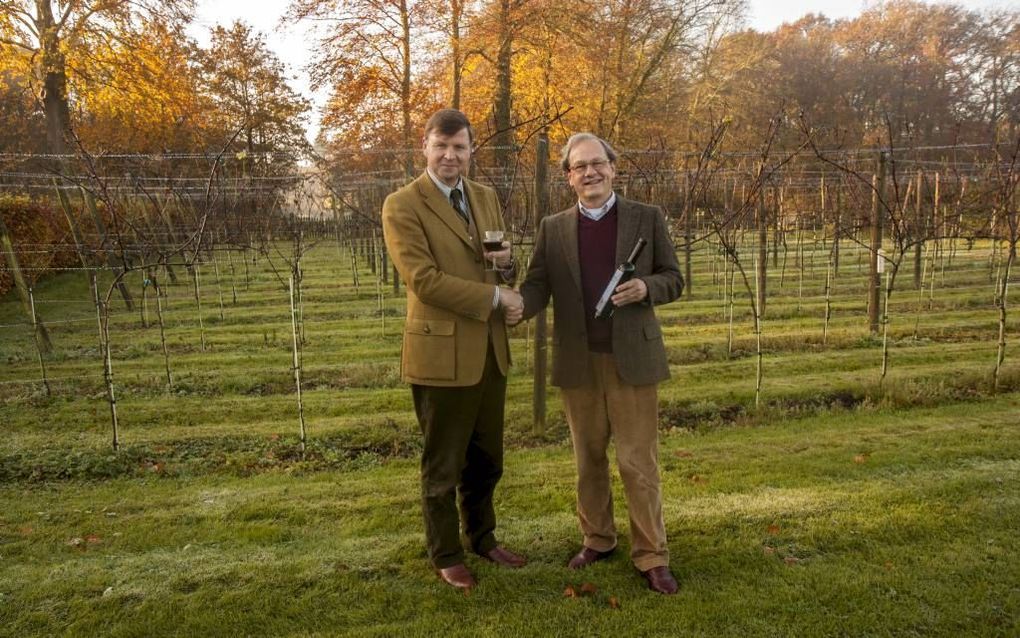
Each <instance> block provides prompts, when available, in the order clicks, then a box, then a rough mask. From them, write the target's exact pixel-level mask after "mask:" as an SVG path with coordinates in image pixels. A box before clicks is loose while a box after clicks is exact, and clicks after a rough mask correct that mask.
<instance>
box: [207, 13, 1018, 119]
mask: <svg viewBox="0 0 1020 638" xmlns="http://www.w3.org/2000/svg"><path fill="white" fill-rule="evenodd" d="M196 4H197V18H196V20H195V21H194V22H193V23H192V25H191V27H190V28H189V34H190V35H191V36H192V37H193V38H195V39H196V40H197V41H198V42H199V43H200V44H202V45H208V44H209V30H210V29H211V28H212V27H213V26H215V25H217V24H222V25H224V26H229V25H230V24H231V23H233V22H234V21H235V20H244V21H245V22H247V23H248V24H250V25H251V26H252V27H253V29H255V30H256V31H261V32H262V33H263V34H264V35H265V36H266V43H267V44H268V46H269V48H270V49H271V50H272V51H273V52H274V53H276V55H277V57H279V58H280V60H281V61H282V62H283V63H284V64H285V65H287V68H288V72H289V74H290V76H291V87H293V88H294V89H295V90H297V91H298V92H299V93H301V94H303V95H305V96H306V97H309V98H311V99H312V102H313V103H314V105H315V110H316V112H315V113H313V114H312V116H311V126H310V127H309V131H308V137H309V139H314V138H315V135H316V134H317V133H318V119H319V115H318V109H319V107H321V106H322V105H323V104H324V103H325V101H326V98H327V93H326V91H323V90H320V91H318V92H314V91H312V89H311V83H310V81H309V78H308V73H307V72H306V71H305V70H304V69H303V67H304V65H306V64H307V63H308V62H309V59H310V50H311V47H312V46H313V45H314V41H313V38H312V37H310V36H309V34H308V27H306V26H305V25H303V24H300V25H297V26H293V25H281V24H280V16H282V15H283V13H284V11H286V8H287V5H288V4H289V3H288V2H286V0H275V1H274V2H258V3H256V2H252V0H198V1H197V3H196ZM871 4H874V2H872V1H871V0H811V1H807V0H748V16H747V26H749V27H751V28H754V29H757V30H759V31H771V30H772V29H775V28H776V27H778V26H779V25H781V24H783V23H784V22H792V21H794V20H796V19H797V18H800V17H801V16H803V15H805V14H807V13H811V12H814V13H822V14H825V15H826V16H828V17H830V18H849V17H852V16H855V15H857V14H859V13H860V12H861V11H862V10H863V9H864V8H865V7H867V6H869V5H871ZM954 4H959V5H962V6H964V7H966V8H968V9H989V8H1006V7H1010V8H1014V9H1020V0H955V1H954ZM255 6H257V7H258V11H253V8H254V7H255Z"/></svg>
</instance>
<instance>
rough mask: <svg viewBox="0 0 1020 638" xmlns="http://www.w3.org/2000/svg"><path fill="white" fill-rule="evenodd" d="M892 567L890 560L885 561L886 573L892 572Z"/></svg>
mask: <svg viewBox="0 0 1020 638" xmlns="http://www.w3.org/2000/svg"><path fill="white" fill-rule="evenodd" d="M892 567H893V565H892V561H890V560H887V561H885V571H887V572H888V571H892Z"/></svg>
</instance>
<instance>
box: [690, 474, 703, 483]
mask: <svg viewBox="0 0 1020 638" xmlns="http://www.w3.org/2000/svg"><path fill="white" fill-rule="evenodd" d="M688 480H690V482H691V483H704V482H705V481H707V480H708V479H706V478H705V477H704V476H701V475H700V474H691V477H690V479H688Z"/></svg>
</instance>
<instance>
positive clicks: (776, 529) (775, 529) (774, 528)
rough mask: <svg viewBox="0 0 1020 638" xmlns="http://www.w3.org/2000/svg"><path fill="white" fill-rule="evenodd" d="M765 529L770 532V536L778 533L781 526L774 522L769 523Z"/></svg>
mask: <svg viewBox="0 0 1020 638" xmlns="http://www.w3.org/2000/svg"><path fill="white" fill-rule="evenodd" d="M765 531H767V532H768V533H769V536H775V535H776V534H778V533H779V526H778V525H776V524H775V523H773V524H771V525H769V526H768V529H766V530H765Z"/></svg>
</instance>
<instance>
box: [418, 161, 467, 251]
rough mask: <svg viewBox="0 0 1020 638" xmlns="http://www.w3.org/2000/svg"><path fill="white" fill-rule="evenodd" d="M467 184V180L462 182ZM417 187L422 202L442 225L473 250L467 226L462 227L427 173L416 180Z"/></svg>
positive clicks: (459, 219) (460, 221) (459, 218)
mask: <svg viewBox="0 0 1020 638" xmlns="http://www.w3.org/2000/svg"><path fill="white" fill-rule="evenodd" d="M464 183H465V184H466V183H467V180H465V181H464ZM416 184H417V186H418V192H419V193H420V194H421V197H422V200H423V201H424V202H425V205H426V206H427V207H428V208H429V210H431V211H432V212H433V213H435V215H436V217H438V218H439V219H441V220H442V221H443V223H444V224H446V225H447V226H449V228H450V230H452V231H453V234H455V235H457V237H460V239H461V241H463V242H464V243H465V244H467V245H468V247H469V248H471V249H472V250H474V247H475V246H474V244H473V243H472V242H471V236H470V235H468V231H467V226H465V225H464V220H463V219H461V217H460V215H458V214H457V212H456V211H454V210H453V205H452V204H450V202H448V201H447V200H446V198H445V197H443V193H442V192H440V190H439V189H438V188H436V185H435V184H434V183H433V182H432V178H431V177H429V174H428V173H427V172H425V173H422V174H421V177H419V178H418V179H417V180H416ZM470 204H471V206H472V207H473V206H474V200H472V201H471V202H470Z"/></svg>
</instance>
